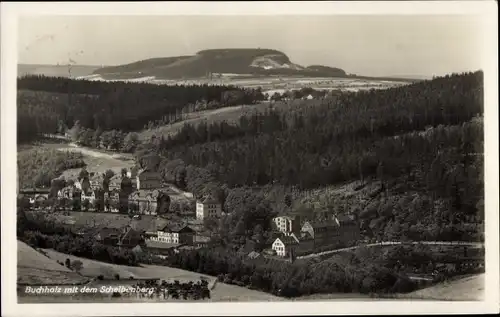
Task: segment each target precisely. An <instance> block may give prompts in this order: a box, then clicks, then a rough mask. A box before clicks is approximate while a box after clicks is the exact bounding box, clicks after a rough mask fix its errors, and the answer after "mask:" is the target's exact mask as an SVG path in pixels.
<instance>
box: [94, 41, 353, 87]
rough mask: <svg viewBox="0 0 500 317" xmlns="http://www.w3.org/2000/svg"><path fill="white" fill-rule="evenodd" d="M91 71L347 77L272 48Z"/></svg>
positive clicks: (112, 75) (109, 75) (113, 75)
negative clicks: (302, 64)
mask: <svg viewBox="0 0 500 317" xmlns="http://www.w3.org/2000/svg"><path fill="white" fill-rule="evenodd" d="M93 74H94V75H99V76H100V77H102V78H104V79H108V80H112V79H117V80H118V79H126V78H130V79H133V78H141V77H152V76H154V77H155V78H156V79H179V78H198V77H205V76H208V75H209V74H251V75H301V76H312V77H346V76H347V74H346V72H345V71H344V70H342V69H340V68H334V67H328V66H320V65H313V66H309V67H304V66H301V65H298V64H295V63H293V62H292V61H291V60H290V58H289V57H288V56H287V55H286V54H284V53H283V52H280V51H278V50H273V49H260V48H257V49H254V48H240V49H210V50H202V51H199V52H197V53H196V54H195V55H192V56H173V57H163V58H150V59H146V60H142V61H137V62H133V63H130V64H124V65H118V66H109V67H102V68H99V69H96V70H94V71H93Z"/></svg>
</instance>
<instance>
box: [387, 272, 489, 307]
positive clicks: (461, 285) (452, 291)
mask: <svg viewBox="0 0 500 317" xmlns="http://www.w3.org/2000/svg"><path fill="white" fill-rule="evenodd" d="M484 278H485V275H484V273H483V274H475V275H470V276H466V277H463V276H462V277H456V278H453V279H450V280H448V281H445V282H443V283H440V284H437V285H433V286H430V287H427V288H423V289H420V290H418V291H415V292H412V293H409V294H396V295H394V296H391V298H397V299H411V300H415V299H421V300H441V301H481V300H483V299H484V283H485V281H484Z"/></svg>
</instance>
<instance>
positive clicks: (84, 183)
mask: <svg viewBox="0 0 500 317" xmlns="http://www.w3.org/2000/svg"><path fill="white" fill-rule="evenodd" d="M74 185H75V187H76V188H78V189H79V190H83V189H84V188H86V189H90V188H92V187H91V184H90V180H89V179H88V178H81V179H78V180H77V181H75V184H74Z"/></svg>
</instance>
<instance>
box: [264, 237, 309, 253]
mask: <svg viewBox="0 0 500 317" xmlns="http://www.w3.org/2000/svg"><path fill="white" fill-rule="evenodd" d="M272 249H273V250H274V251H275V252H276V255H278V256H281V257H288V256H295V255H297V254H304V253H307V252H310V251H312V250H313V249H314V241H313V239H311V238H310V237H304V236H297V235H295V234H294V233H292V234H291V235H289V236H282V237H279V238H276V240H274V242H273V244H272Z"/></svg>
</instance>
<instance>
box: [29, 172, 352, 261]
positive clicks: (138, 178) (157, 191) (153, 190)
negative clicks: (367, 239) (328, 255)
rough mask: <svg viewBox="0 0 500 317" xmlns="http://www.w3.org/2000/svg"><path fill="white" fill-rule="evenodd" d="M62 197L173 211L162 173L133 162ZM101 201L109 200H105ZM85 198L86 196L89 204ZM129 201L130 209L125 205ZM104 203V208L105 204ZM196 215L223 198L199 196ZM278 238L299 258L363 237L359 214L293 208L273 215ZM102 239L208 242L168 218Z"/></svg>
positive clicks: (155, 244)
mask: <svg viewBox="0 0 500 317" xmlns="http://www.w3.org/2000/svg"><path fill="white" fill-rule="evenodd" d="M21 194H24V195H27V196H28V197H29V198H30V202H31V203H34V202H36V201H39V200H45V199H47V198H48V195H49V192H48V191H44V190H35V189H32V190H24V191H21ZM57 199H58V200H64V199H66V200H72V201H74V200H78V201H80V203H81V204H82V205H88V207H87V208H89V209H94V210H97V211H102V212H120V211H121V212H126V213H133V214H145V215H158V214H161V213H167V212H168V211H169V210H162V208H161V206H163V204H162V202H163V201H164V200H167V201H168V203H167V204H166V205H167V206H168V205H169V202H170V196H169V195H168V191H167V190H165V185H164V184H163V180H162V177H161V175H160V174H159V173H158V172H155V171H151V170H139V169H137V168H132V169H131V170H129V171H126V173H125V171H124V172H122V174H121V175H114V176H112V177H111V178H109V179H107V180H106V181H105V176H104V175H90V174H89V177H84V178H81V179H78V180H76V181H74V182H73V183H72V184H70V185H69V186H66V187H64V188H61V189H60V190H59V191H58V192H57ZM99 201H101V202H103V203H101V204H99V203H98V202H99ZM83 202H86V203H85V204H83ZM123 206H125V210H124V209H123ZM100 208H101V209H100ZM192 213H193V214H194V215H196V219H197V220H199V221H203V220H205V219H210V218H212V219H216V218H220V217H221V216H222V215H223V212H222V203H221V202H220V201H219V200H218V199H216V198H215V197H213V196H211V195H209V196H207V197H204V198H200V199H198V200H197V201H196V208H195V210H193V211H192ZM272 221H273V224H274V227H275V231H276V233H277V235H276V238H275V239H274V242H273V243H272V245H270V249H269V250H268V251H270V252H271V253H272V254H274V255H277V256H279V257H285V258H286V257H289V258H293V257H295V256H300V255H302V254H308V253H312V252H317V251H318V250H324V249H328V248H332V249H333V248H336V247H339V246H344V245H347V244H349V243H352V242H355V241H357V240H358V239H359V237H360V229H359V224H358V223H357V220H356V219H355V218H354V217H352V216H342V217H336V216H333V215H331V216H329V217H327V218H324V219H323V220H322V221H318V220H317V219H312V218H310V217H307V216H304V215H303V214H300V213H287V214H283V215H279V216H277V217H275V218H274V219H273V220H272ZM93 235H95V236H96V237H97V238H98V240H99V239H101V240H102V241H103V242H105V243H111V244H115V245H118V246H122V247H132V248H136V247H137V248H141V247H142V248H144V247H146V248H148V249H150V250H155V252H157V253H163V251H165V250H171V249H172V248H176V247H179V246H196V245H198V246H199V245H200V244H203V243H205V242H207V239H205V238H206V237H203V238H200V237H199V235H197V234H196V232H195V230H193V229H192V228H191V227H189V226H187V225H186V224H182V225H180V224H172V223H166V224H165V223H164V224H161V225H160V226H159V227H158V226H156V227H154V228H149V229H147V230H146V229H137V228H126V231H123V232H122V231H120V229H110V228H102V230H101V231H100V232H99V233H98V234H96V233H93Z"/></svg>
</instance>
